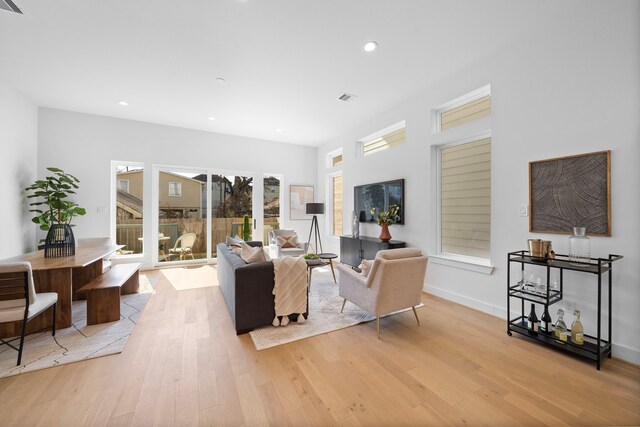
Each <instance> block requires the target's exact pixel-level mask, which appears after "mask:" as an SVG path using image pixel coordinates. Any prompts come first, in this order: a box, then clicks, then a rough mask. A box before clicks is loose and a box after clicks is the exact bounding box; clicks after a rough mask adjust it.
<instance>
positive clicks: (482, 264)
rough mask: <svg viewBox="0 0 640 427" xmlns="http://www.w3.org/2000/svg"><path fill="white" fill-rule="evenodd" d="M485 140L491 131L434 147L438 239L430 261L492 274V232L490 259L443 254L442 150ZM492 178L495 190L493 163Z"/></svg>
mask: <svg viewBox="0 0 640 427" xmlns="http://www.w3.org/2000/svg"><path fill="white" fill-rule="evenodd" d="M485 138H491V129H486V130H483V131H480V132H475V133H473V134H470V135H466V136H465V137H463V138H457V139H454V140H448V141H443V142H442V143H440V144H437V145H434V146H432V150H433V151H432V154H433V155H434V157H435V161H434V167H433V170H434V174H435V176H434V177H433V178H434V183H435V191H434V194H435V200H433V202H434V206H435V230H434V231H435V236H436V238H435V248H434V251H433V252H432V253H430V254H429V256H430V259H432V260H433V262H435V263H436V264H442V265H448V266H452V267H457V268H462V269H465V270H470V271H476V272H479V273H484V274H491V272H492V271H493V268H494V267H493V265H492V263H491V237H492V234H491V231H490V237H489V258H481V257H474V256H469V255H462V254H455V253H451V252H442V150H443V149H445V148H451V147H455V146H459V145H463V144H468V143H471V142H475V141H478V140H481V139H485ZM492 143H493V140H492ZM492 153H493V150H492ZM492 157H493V155H492ZM491 176H492V180H491V182H492V185H491V188H493V161H492V162H491ZM490 211H491V212H492V211H493V204H492V205H491V208H490ZM492 218H493V215H492ZM491 223H492V222H491Z"/></svg>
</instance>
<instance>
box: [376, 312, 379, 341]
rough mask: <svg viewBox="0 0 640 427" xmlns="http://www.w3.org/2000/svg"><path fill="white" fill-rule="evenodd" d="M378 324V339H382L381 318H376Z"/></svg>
mask: <svg viewBox="0 0 640 427" xmlns="http://www.w3.org/2000/svg"><path fill="white" fill-rule="evenodd" d="M376 323H377V324H378V339H380V316H376Z"/></svg>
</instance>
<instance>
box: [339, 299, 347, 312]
mask: <svg viewBox="0 0 640 427" xmlns="http://www.w3.org/2000/svg"><path fill="white" fill-rule="evenodd" d="M346 303H347V299H346V298H343V301H342V308H341V309H340V313H342V310H344V305H345V304H346Z"/></svg>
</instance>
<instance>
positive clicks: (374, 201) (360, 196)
mask: <svg viewBox="0 0 640 427" xmlns="http://www.w3.org/2000/svg"><path fill="white" fill-rule="evenodd" d="M353 192H354V197H353V200H354V201H355V205H356V206H355V211H356V212H358V214H359V216H360V221H361V222H374V221H375V217H374V216H373V215H371V213H370V212H371V209H372V208H376V209H377V210H385V211H388V210H389V206H391V205H398V206H400V211H399V212H398V214H399V215H400V219H399V220H398V222H397V223H396V224H404V179H396V180H393V181H385V182H376V183H374V184H366V185H358V186H356V187H354V188H353Z"/></svg>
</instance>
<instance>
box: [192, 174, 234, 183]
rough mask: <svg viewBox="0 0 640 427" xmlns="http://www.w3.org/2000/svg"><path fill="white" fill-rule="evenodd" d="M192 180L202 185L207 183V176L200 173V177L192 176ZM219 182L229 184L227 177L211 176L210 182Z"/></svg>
mask: <svg viewBox="0 0 640 427" xmlns="http://www.w3.org/2000/svg"><path fill="white" fill-rule="evenodd" d="M193 179H195V180H196V181H201V182H203V183H204V182H207V175H206V174H203V173H201V174H200V175H196V176H194V177H193ZM221 181H222V182H226V183H228V184H231V181H229V180H228V179H227V177H226V176H224V175H211V182H221Z"/></svg>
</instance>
